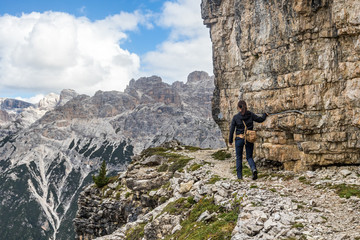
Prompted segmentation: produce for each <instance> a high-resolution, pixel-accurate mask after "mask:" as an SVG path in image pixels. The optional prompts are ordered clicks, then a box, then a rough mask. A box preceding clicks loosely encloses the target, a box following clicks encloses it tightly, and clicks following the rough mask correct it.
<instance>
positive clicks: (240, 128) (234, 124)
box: [229, 111, 267, 144]
mask: <svg viewBox="0 0 360 240" xmlns="http://www.w3.org/2000/svg"><path fill="white" fill-rule="evenodd" d="M266 117H267V115H266V114H265V113H264V114H263V115H262V116H261V117H259V116H257V115H256V114H254V113H252V112H250V111H246V112H245V115H242V114H241V112H239V113H238V114H236V115H235V116H234V117H233V119H232V121H231V126H230V135H229V143H230V144H231V143H233V139H234V131H235V128H236V135H239V134H244V131H245V126H244V124H243V121H244V122H245V124H246V126H247V128H248V130H253V129H254V121H255V122H258V123H261V122H263V121H265V120H266Z"/></svg>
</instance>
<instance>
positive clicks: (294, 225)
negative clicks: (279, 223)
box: [292, 223, 304, 228]
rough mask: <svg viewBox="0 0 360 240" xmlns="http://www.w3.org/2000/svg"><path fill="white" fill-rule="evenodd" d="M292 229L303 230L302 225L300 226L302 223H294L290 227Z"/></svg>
mask: <svg viewBox="0 0 360 240" xmlns="http://www.w3.org/2000/svg"><path fill="white" fill-rule="evenodd" d="M292 228H304V224H302V223H294V224H293V225H292Z"/></svg>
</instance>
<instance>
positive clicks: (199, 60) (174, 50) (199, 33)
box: [142, 0, 213, 82]
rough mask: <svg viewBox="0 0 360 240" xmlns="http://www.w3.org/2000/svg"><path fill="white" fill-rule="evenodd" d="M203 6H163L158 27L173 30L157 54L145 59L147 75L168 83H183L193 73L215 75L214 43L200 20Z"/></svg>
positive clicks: (190, 2)
mask: <svg viewBox="0 0 360 240" xmlns="http://www.w3.org/2000/svg"><path fill="white" fill-rule="evenodd" d="M200 2H201V0H177V1H175V2H170V1H168V2H166V3H165V4H164V8H163V12H162V14H161V16H160V18H159V19H158V21H157V24H158V25H159V26H161V27H165V28H170V29H171V33H170V36H169V38H168V39H167V40H166V41H165V42H163V43H162V44H160V45H159V46H158V47H157V49H156V51H152V52H149V53H147V54H145V55H144V56H143V59H142V60H143V64H144V66H143V71H144V73H146V74H150V73H151V74H156V75H159V76H161V77H162V78H163V79H164V80H165V81H167V82H174V81H177V80H180V81H183V80H185V79H186V77H187V75H188V74H189V73H190V72H192V71H194V70H204V71H207V72H208V73H209V74H210V75H211V74H212V72H213V70H212V69H213V68H212V47H211V41H210V35H209V30H208V29H207V28H206V27H205V26H204V25H203V21H202V19H201V10H200Z"/></svg>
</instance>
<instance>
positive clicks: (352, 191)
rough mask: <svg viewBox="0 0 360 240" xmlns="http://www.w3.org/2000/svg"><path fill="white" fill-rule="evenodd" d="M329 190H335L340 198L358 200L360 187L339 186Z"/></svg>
mask: <svg viewBox="0 0 360 240" xmlns="http://www.w3.org/2000/svg"><path fill="white" fill-rule="evenodd" d="M331 188H333V189H335V190H336V193H337V194H338V195H339V197H341V198H350V197H351V196H356V197H358V198H360V186H358V185H346V184H339V185H333V186H332V187H331Z"/></svg>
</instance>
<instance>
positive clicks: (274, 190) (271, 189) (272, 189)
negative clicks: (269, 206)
mask: <svg viewBox="0 0 360 240" xmlns="http://www.w3.org/2000/svg"><path fill="white" fill-rule="evenodd" d="M269 190H270V191H272V192H277V191H276V189H275V188H270V189H269Z"/></svg>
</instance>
